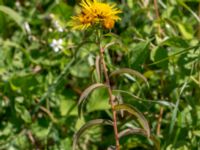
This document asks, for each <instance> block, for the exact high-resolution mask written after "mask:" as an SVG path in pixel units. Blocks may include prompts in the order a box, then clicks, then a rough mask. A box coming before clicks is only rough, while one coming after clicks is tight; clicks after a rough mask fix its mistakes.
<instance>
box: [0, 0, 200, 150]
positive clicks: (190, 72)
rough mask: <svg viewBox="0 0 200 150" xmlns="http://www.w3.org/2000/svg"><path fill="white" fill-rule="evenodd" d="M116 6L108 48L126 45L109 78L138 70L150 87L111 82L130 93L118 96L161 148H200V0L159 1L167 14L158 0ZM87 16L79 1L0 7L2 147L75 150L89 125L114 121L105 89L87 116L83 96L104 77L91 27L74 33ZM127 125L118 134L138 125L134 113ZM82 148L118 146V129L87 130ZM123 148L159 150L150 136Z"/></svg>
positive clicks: (113, 59)
mask: <svg viewBox="0 0 200 150" xmlns="http://www.w3.org/2000/svg"><path fill="white" fill-rule="evenodd" d="M107 2H115V3H116V4H117V7H118V8H120V9H121V10H122V11H123V13H122V14H120V17H121V18H122V19H121V21H120V22H117V23H116V24H115V28H114V29H113V30H112V34H109V35H107V38H105V39H104V41H102V42H103V43H109V42H116V41H117V42H118V43H119V44H117V45H114V46H111V47H110V48H109V49H108V51H106V54H105V55H106V61H107V66H108V70H109V72H110V71H113V70H115V69H116V68H132V69H134V70H137V71H139V72H141V73H142V74H143V75H144V76H145V77H146V78H147V79H148V82H149V85H150V87H149V88H148V87H147V86H146V85H145V83H143V82H140V81H138V80H136V79H135V78H134V77H131V76H128V75H127V76H120V77H119V78H117V79H116V78H112V87H113V89H118V90H121V91H122V92H119V91H115V94H116V96H118V97H119V99H121V100H122V101H124V102H126V103H129V104H132V105H133V106H135V107H136V108H138V109H139V110H140V111H141V112H142V113H144V115H145V117H146V118H147V120H148V122H149V124H150V127H151V133H152V135H155V136H156V137H157V140H158V141H159V143H160V146H161V149H163V150H165V149H166V150H197V149H199V148H200V105H199V104H200V48H199V46H200V43H199V39H200V2H199V0H158V1H157V3H158V11H159V17H158V16H156V10H155V5H154V2H155V1H153V0H117V1H114V0H107ZM79 11H80V7H78V1H74V0H55V1H53V0H16V1H15V0H0V119H1V121H0V149H2V150H29V149H30V150H31V149H37V150H45V149H46V150H70V149H71V148H72V140H73V134H74V133H75V132H76V131H77V130H78V129H79V128H80V127H81V126H82V125H83V124H84V123H85V122H87V121H89V120H91V119H95V118H111V116H112V115H111V112H110V106H109V104H108V95H107V92H106V91H105V89H98V90H96V91H94V92H93V93H92V94H91V95H90V96H89V98H88V101H87V105H86V107H85V111H84V117H82V118H78V110H77V101H78V98H79V96H80V94H81V93H82V91H83V90H84V89H85V88H86V87H88V86H89V85H91V84H92V83H94V82H95V81H96V80H97V79H96V75H95V57H96V55H97V54H98V47H97V46H96V45H94V44H92V41H94V40H95V33H93V31H92V30H90V31H88V32H83V31H73V30H72V29H71V28H70V27H69V26H68V22H69V21H70V18H71V16H73V15H75V14H76V13H77V12H79ZM107 32H108V31H105V33H107ZM125 92H128V93H131V94H133V95H135V96H137V97H140V100H138V99H136V98H134V97H132V96H130V95H128V94H126V93H125ZM127 120H128V121H127ZM125 121H126V122H125ZM119 122H120V124H119V125H118V126H119V130H123V129H124V128H125V127H137V126H138V124H137V122H136V121H134V118H132V117H130V116H126V117H125V118H123V117H120V116H119ZM159 124H160V127H159V126H158V125H159ZM78 143H79V145H78V147H79V149H81V150H106V149H107V147H109V146H110V145H114V133H113V129H112V127H109V126H98V127H95V128H91V129H88V130H87V132H85V133H84V135H82V136H81V138H80V139H79V142H78ZM120 143H121V145H122V149H123V150H139V149H140V150H142V149H147V150H151V149H152V150H153V149H155V146H154V144H153V143H152V142H151V141H150V140H148V139H147V138H145V137H143V136H141V135H130V136H127V137H124V138H122V139H120Z"/></svg>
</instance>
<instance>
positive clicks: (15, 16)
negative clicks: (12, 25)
mask: <svg viewBox="0 0 200 150" xmlns="http://www.w3.org/2000/svg"><path fill="white" fill-rule="evenodd" d="M0 11H1V12H3V13H5V14H7V15H8V16H9V17H11V18H12V19H13V20H14V21H15V22H16V23H17V24H18V25H19V26H20V27H21V29H22V30H23V31H24V27H23V21H24V18H23V17H22V16H20V15H19V14H18V13H17V12H16V11H14V10H13V9H11V8H9V7H7V6H2V5H0Z"/></svg>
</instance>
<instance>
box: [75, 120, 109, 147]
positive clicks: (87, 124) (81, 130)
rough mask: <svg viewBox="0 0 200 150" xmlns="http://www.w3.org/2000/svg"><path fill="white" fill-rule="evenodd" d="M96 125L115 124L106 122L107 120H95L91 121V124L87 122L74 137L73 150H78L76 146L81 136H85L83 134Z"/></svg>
mask: <svg viewBox="0 0 200 150" xmlns="http://www.w3.org/2000/svg"><path fill="white" fill-rule="evenodd" d="M96 125H110V126H112V125H113V122H112V121H111V120H105V119H95V120H91V121H89V122H87V123H86V124H85V125H83V126H82V127H81V128H80V129H79V130H78V131H77V132H76V133H75V134H74V137H73V148H72V150H76V145H77V142H78V139H79V138H80V136H81V135H82V134H83V132H84V131H85V130H87V129H89V128H91V127H93V126H96Z"/></svg>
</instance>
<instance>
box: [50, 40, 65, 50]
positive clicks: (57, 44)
mask: <svg viewBox="0 0 200 150" xmlns="http://www.w3.org/2000/svg"><path fill="white" fill-rule="evenodd" d="M62 44H63V40H62V39H58V40H56V39H53V41H52V42H51V44H50V46H51V47H52V48H53V50H54V51H55V52H59V51H60V50H62V49H63V46H62Z"/></svg>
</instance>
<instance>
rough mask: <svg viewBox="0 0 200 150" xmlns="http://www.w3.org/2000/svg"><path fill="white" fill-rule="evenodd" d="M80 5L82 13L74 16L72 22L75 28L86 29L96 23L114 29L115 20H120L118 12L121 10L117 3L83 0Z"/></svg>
mask: <svg viewBox="0 0 200 150" xmlns="http://www.w3.org/2000/svg"><path fill="white" fill-rule="evenodd" d="M80 5H81V6H82V11H81V13H80V14H79V15H77V16H74V17H72V22H71V23H72V26H73V28H74V29H80V30H84V29H87V28H88V27H90V26H92V25H95V24H100V25H102V26H103V27H105V28H106V29H112V28H113V27H114V24H115V22H116V21H118V20H120V17H118V16H117V14H119V13H121V11H120V10H119V9H117V8H115V4H112V5H111V4H106V3H102V2H100V0H93V1H92V0H82V2H81V3H80Z"/></svg>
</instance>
